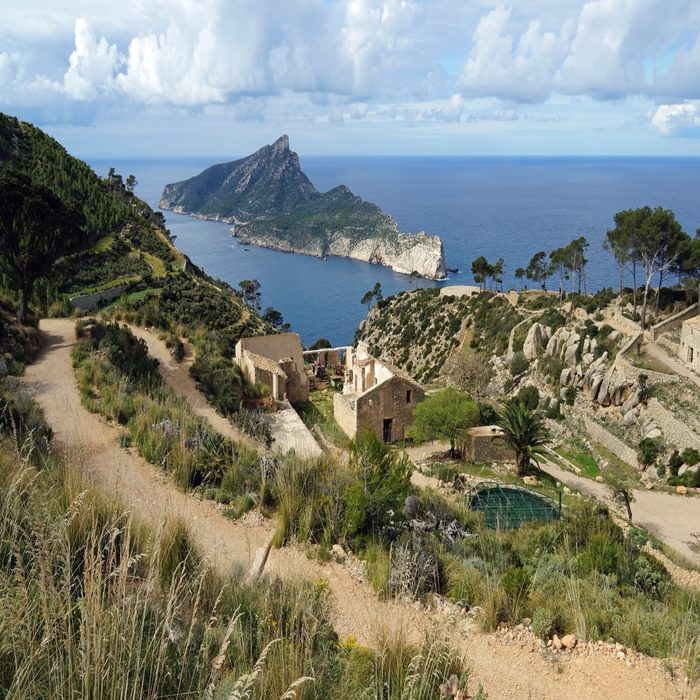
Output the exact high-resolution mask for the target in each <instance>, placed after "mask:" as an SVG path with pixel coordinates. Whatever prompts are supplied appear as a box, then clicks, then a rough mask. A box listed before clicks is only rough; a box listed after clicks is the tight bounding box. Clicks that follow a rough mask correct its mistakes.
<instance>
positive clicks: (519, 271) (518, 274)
mask: <svg viewBox="0 0 700 700" xmlns="http://www.w3.org/2000/svg"><path fill="white" fill-rule="evenodd" d="M514 274H515V279H516V280H518V281H519V282H520V289H522V288H523V278H524V277H525V276H526V273H525V268H524V267H517V268H516V269H515V273H514Z"/></svg>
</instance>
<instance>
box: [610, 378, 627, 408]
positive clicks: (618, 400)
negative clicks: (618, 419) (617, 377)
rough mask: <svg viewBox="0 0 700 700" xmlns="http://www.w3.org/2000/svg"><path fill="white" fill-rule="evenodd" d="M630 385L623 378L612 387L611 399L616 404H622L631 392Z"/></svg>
mask: <svg viewBox="0 0 700 700" xmlns="http://www.w3.org/2000/svg"><path fill="white" fill-rule="evenodd" d="M629 389H630V385H629V384H628V383H627V382H626V381H624V380H622V381H621V382H620V383H619V384H616V385H615V386H614V387H612V388H611V389H610V400H611V401H612V403H613V405H614V406H622V404H623V403H624V402H625V399H626V398H627V394H628V393H629Z"/></svg>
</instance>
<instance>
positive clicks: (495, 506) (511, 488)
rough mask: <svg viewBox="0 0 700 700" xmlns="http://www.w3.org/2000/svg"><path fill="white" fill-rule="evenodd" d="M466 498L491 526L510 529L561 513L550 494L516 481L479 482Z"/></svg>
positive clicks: (548, 518) (544, 520) (556, 516)
mask: <svg viewBox="0 0 700 700" xmlns="http://www.w3.org/2000/svg"><path fill="white" fill-rule="evenodd" d="M467 502H468V505H469V507H470V508H471V509H472V510H474V511H476V512H478V513H482V514H483V516H484V524H485V525H486V526H487V527H490V528H491V529H493V530H513V529H516V528H519V527H521V526H522V525H524V524H525V523H530V522H542V523H547V522H551V521H553V520H558V519H559V518H560V517H561V513H560V510H559V507H558V506H557V504H556V503H555V502H554V501H552V499H551V498H547V497H546V496H542V495H540V494H539V493H535V492H534V491H530V490H529V489H526V488H523V487H522V486H517V485H516V484H505V483H500V482H496V481H486V482H482V483H480V484H477V485H476V486H475V487H474V488H473V489H472V490H471V491H470V493H469V496H468V497H467Z"/></svg>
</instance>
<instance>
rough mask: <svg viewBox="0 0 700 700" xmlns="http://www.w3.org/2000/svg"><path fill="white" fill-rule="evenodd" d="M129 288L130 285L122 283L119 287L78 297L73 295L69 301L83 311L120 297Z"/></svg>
mask: <svg viewBox="0 0 700 700" xmlns="http://www.w3.org/2000/svg"><path fill="white" fill-rule="evenodd" d="M128 288H129V286H128V285H126V284H122V285H119V286H118V287H110V288H109V289H103V290H102V291H100V292H94V293H93V294H82V295H80V296H77V297H71V298H70V299H69V300H68V301H69V302H70V304H71V305H72V306H74V307H75V308H76V309H80V310H81V311H92V310H93V309H96V308H97V307H98V306H99V305H100V304H101V303H102V302H104V301H113V300H114V299H116V298H117V297H120V296H121V295H122V294H124V292H125V291H126V290H127V289H128Z"/></svg>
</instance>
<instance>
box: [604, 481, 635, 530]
mask: <svg viewBox="0 0 700 700" xmlns="http://www.w3.org/2000/svg"><path fill="white" fill-rule="evenodd" d="M607 481H608V489H609V491H610V497H611V498H612V500H613V501H614V502H615V503H617V504H618V505H620V506H624V507H625V509H626V510H627V519H628V520H629V521H630V522H632V504H633V503H634V501H635V498H634V492H633V491H632V488H631V487H630V486H629V485H628V484H626V483H625V482H624V481H622V479H620V478H618V477H616V476H608V477H607Z"/></svg>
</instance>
